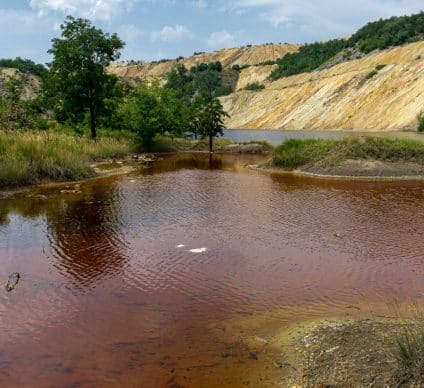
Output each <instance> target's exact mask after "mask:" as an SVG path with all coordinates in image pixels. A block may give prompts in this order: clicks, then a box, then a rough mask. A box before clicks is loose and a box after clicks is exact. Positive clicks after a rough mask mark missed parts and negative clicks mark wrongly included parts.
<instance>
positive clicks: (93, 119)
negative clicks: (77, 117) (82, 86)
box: [90, 104, 97, 140]
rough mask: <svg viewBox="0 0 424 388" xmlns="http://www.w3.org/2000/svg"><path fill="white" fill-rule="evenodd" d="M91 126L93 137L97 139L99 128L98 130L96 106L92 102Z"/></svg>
mask: <svg viewBox="0 0 424 388" xmlns="http://www.w3.org/2000/svg"><path fill="white" fill-rule="evenodd" d="M90 128H91V138H92V139H93V140H95V139H96V137H97V130H96V115H95V108H94V106H93V104H90Z"/></svg>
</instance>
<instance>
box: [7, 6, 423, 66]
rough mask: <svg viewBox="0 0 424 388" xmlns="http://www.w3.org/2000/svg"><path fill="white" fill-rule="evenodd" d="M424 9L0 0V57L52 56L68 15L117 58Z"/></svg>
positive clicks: (316, 30)
mask: <svg viewBox="0 0 424 388" xmlns="http://www.w3.org/2000/svg"><path fill="white" fill-rule="evenodd" d="M421 10H424V1H423V0H318V1H317V0H0V58H14V57H17V56H20V57H23V58H29V59H32V60H34V61H35V62H37V63H46V62H48V61H49V60H50V57H49V55H48V54H47V50H48V49H49V48H50V47H51V39H52V38H54V37H59V36H60V24H61V23H62V22H63V20H64V19H65V17H66V15H73V16H75V17H84V18H88V19H90V20H91V21H92V22H93V24H94V25H96V26H97V27H100V28H101V29H103V31H105V32H110V33H112V32H116V33H117V34H118V35H119V36H120V37H121V39H123V40H124V41H125V42H126V46H125V48H124V49H123V50H122V52H121V54H122V55H121V60H130V59H134V60H149V61H150V60H158V59H164V58H176V57H178V56H180V55H182V56H189V55H192V54H193V52H195V51H214V50H217V49H221V48H224V47H235V46H243V45H246V44H260V43H268V42H274V43H278V42H288V43H305V42H313V41H319V40H326V39H330V38H337V37H343V36H348V35H350V34H351V33H353V32H355V31H356V30H357V29H358V28H360V27H361V26H363V25H364V24H366V23H367V22H369V21H374V20H377V19H379V18H387V17H390V16H394V15H409V14H412V13H417V12H419V11H421Z"/></svg>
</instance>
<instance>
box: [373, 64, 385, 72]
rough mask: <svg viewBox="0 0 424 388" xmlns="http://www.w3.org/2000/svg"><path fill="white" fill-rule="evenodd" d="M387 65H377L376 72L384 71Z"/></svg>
mask: <svg viewBox="0 0 424 388" xmlns="http://www.w3.org/2000/svg"><path fill="white" fill-rule="evenodd" d="M386 66H387V65H386V64H384V63H383V64H380V65H377V66H376V67H375V70H377V71H380V70H381V69H384V68H385V67H386Z"/></svg>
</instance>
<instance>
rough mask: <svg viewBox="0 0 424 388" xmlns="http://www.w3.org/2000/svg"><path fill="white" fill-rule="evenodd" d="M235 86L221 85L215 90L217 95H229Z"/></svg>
mask: <svg viewBox="0 0 424 388" xmlns="http://www.w3.org/2000/svg"><path fill="white" fill-rule="evenodd" d="M233 91H234V90H233V87H232V86H231V85H221V86H218V87H217V88H216V90H215V93H214V94H215V97H221V96H228V95H229V94H231V93H232V92H233Z"/></svg>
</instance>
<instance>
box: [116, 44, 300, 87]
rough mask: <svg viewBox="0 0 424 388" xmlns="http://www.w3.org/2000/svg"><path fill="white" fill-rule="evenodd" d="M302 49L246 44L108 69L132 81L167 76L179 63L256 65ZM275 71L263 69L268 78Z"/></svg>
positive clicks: (117, 64) (292, 46)
mask: <svg viewBox="0 0 424 388" xmlns="http://www.w3.org/2000/svg"><path fill="white" fill-rule="evenodd" d="M298 48H299V45H296V44H263V45H256V46H244V47H237V48H228V49H222V50H219V51H214V52H211V53H201V54H198V55H193V56H191V57H187V58H182V59H180V60H178V61H177V60H165V61H159V62H116V63H113V64H112V65H111V66H109V68H108V70H109V72H110V73H112V74H115V75H117V76H118V77H121V78H124V79H127V80H130V81H139V80H141V79H152V78H161V79H163V78H164V77H165V76H166V75H167V74H168V73H169V72H170V71H171V70H172V69H173V68H174V67H175V66H176V65H177V64H183V65H184V66H185V67H187V68H188V69H190V68H191V67H192V66H196V65H198V64H200V63H210V62H216V61H219V62H221V63H222V66H223V69H224V70H228V69H230V68H231V66H233V65H239V66H246V65H250V66H252V65H256V64H259V63H262V62H265V61H275V60H276V59H278V58H281V57H283V56H284V55H286V54H287V53H293V52H296V51H297V50H298ZM271 70H272V69H267V71H266V72H264V71H263V69H261V70H260V72H261V73H266V76H265V78H266V77H267V76H268V75H269V74H270V72H271ZM242 73H243V72H242ZM246 74H247V73H246ZM242 83H243V81H242ZM237 87H238V86H237Z"/></svg>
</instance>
